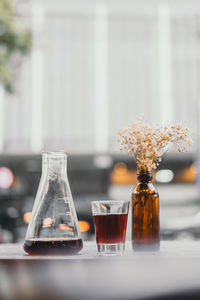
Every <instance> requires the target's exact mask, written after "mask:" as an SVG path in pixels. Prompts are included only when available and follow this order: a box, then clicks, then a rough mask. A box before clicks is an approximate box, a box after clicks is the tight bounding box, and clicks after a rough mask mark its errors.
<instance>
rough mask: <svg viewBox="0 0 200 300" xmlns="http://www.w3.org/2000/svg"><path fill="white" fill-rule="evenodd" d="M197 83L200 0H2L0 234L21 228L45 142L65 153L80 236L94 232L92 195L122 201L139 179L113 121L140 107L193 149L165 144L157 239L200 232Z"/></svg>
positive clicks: (9, 235)
mask: <svg viewBox="0 0 200 300" xmlns="http://www.w3.org/2000/svg"><path fill="white" fill-rule="evenodd" d="M19 26H20V27H19ZM19 28H20V29H19ZM199 82H200V2H199V1H198V0H190V1H187V0H173V1H172V0H171V1H170V0H166V1H164V0H148V1H145V0H126V1H124V0H84V1H81V0H57V1H53V0H43V1H39V0H26V1H24V0H18V1H17V0H15V1H10V0H1V1H0V242H2V243H6V242H18V241H23V239H24V237H25V233H26V230H27V224H28V222H29V220H30V215H31V210H32V207H33V203H34V199H35V195H36V191H37V187H38V184H39V180H40V176H41V155H40V152H41V150H42V149H47V150H60V149H64V150H65V151H67V152H68V153H69V156H68V175H69V182H70V186H71V190H72V194H73V197H74V202H75V206H76V209H77V215H78V218H79V221H80V223H79V225H80V229H81V231H82V236H83V239H84V240H91V239H94V229H93V222H92V217H91V211H90V210H91V209H90V202H91V201H92V200H98V199H125V200H126V199H130V194H131V190H132V189H133V187H134V185H135V184H136V166H135V162H133V161H132V160H131V158H130V157H129V156H128V155H126V154H123V153H120V151H119V145H118V142H117V131H118V130H119V129H122V128H124V127H126V126H127V125H128V124H129V123H130V121H131V120H134V119H135V118H136V117H137V116H140V115H144V116H145V117H146V119H147V120H148V121H150V122H154V123H158V124H165V123H168V124H169V123H176V122H183V123H184V124H185V125H186V126H188V127H189V129H190V131H191V135H192V138H193V140H194V144H193V147H192V148H191V149H190V151H189V152H188V153H186V154H177V153H176V152H175V150H174V149H173V148H172V149H170V151H169V153H167V154H165V156H164V158H163V161H162V163H161V165H160V167H159V168H158V170H157V172H155V174H154V179H155V184H156V186H157V188H158V191H159V194H160V204H161V208H160V214H161V217H160V221H161V238H162V239H185V240H188V239H199V238H200V180H199V175H198V174H199V159H200V150H199V138H200V135H199V128H200V119H199V114H200V104H199V103H200V101H199V100H200V89H199ZM129 219H130V218H129ZM128 226H129V227H128V228H129V229H128V236H129V235H130V220H129V225H128Z"/></svg>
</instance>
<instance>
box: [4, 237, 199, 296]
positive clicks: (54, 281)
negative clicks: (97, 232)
mask: <svg viewBox="0 0 200 300" xmlns="http://www.w3.org/2000/svg"><path fill="white" fill-rule="evenodd" d="M185 293H188V295H189V296H188V299H192V297H193V296H195V297H196V296H197V297H198V296H199V299H200V241H194V242H169V241H166V242H162V243H161V249H160V251H159V252H155V253H154V252H152V253H145V252H143V253H138V252H133V251H132V248H131V244H130V242H128V243H127V245H126V251H125V254H124V256H122V257H97V256H96V245H95V243H93V242H86V243H84V249H83V251H82V252H81V253H80V254H78V255H75V256H28V255H25V253H24V252H23V248H22V244H1V245H0V299H3V297H7V298H5V299H19V298H23V297H24V299H39V298H40V299H59V300H60V299H138V298H140V299H155V297H163V299H169V298H172V299H174V297H175V296H176V295H183V294H185ZM19 295H20V297H19ZM50 296H51V298H50ZM168 297H169V298H168ZM177 297H178V296H177ZM159 299H160V298H159ZM177 299H181V298H177ZM184 299H185V298H184ZM195 299H198V298H195Z"/></svg>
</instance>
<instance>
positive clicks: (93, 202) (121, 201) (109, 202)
mask: <svg viewBox="0 0 200 300" xmlns="http://www.w3.org/2000/svg"><path fill="white" fill-rule="evenodd" d="M102 203H106V204H124V203H130V200H95V201H91V205H92V204H102Z"/></svg>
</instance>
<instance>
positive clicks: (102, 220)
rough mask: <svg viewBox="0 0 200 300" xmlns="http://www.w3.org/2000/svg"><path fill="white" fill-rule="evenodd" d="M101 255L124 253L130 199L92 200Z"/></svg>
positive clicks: (98, 247)
mask: <svg viewBox="0 0 200 300" xmlns="http://www.w3.org/2000/svg"><path fill="white" fill-rule="evenodd" d="M91 205H92V215H93V220H94V227H95V235H96V242H97V250H98V254H99V255H116V254H122V253H123V252H124V249H125V239H126V227H127V218H128V210H129V201H117V200H111V201H108V200H106V201H104V200H103V201H92V203H91Z"/></svg>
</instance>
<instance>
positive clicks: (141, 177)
mask: <svg viewBox="0 0 200 300" xmlns="http://www.w3.org/2000/svg"><path fill="white" fill-rule="evenodd" d="M152 179H153V175H152V171H151V170H138V171H137V180H138V181H139V182H140V183H148V182H151V181H152Z"/></svg>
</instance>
